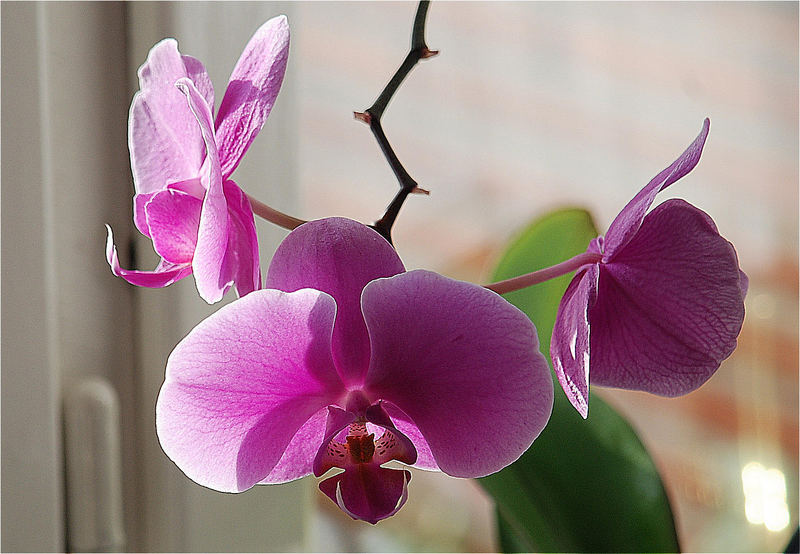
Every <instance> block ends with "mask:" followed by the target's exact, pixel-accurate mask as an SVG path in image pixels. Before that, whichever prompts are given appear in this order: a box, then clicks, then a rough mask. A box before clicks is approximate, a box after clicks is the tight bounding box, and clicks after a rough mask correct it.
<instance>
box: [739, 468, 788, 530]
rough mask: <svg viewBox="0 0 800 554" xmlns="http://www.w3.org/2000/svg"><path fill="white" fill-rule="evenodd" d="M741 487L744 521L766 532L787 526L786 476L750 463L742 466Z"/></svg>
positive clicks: (777, 471) (775, 470)
mask: <svg viewBox="0 0 800 554" xmlns="http://www.w3.org/2000/svg"><path fill="white" fill-rule="evenodd" d="M742 489H743V490H744V513H745V516H746V517H747V521H749V522H750V523H752V524H754V525H764V527H766V528H767V529H769V530H770V531H781V530H783V529H785V528H786V526H787V525H789V506H787V504H786V478H785V477H784V475H783V473H782V472H781V471H779V470H777V469H774V468H773V469H767V468H765V467H764V466H763V465H761V464H760V463H758V462H750V463H749V464H747V465H746V466H744V467H743V468H742Z"/></svg>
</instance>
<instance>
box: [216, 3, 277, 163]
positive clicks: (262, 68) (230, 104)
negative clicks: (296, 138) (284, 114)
mask: <svg viewBox="0 0 800 554" xmlns="http://www.w3.org/2000/svg"><path fill="white" fill-rule="evenodd" d="M288 55H289V25H288V23H287V21H286V16H283V15H282V16H279V17H275V18H272V19H270V20H269V21H267V22H266V23H264V24H263V25H262V26H261V27H260V28H259V29H258V30H257V31H256V32H255V34H254V35H253V37H252V38H251V39H250V42H248V43H247V46H245V48H244V51H243V52H242V55H241V56H240V57H239V61H238V62H237V63H236V67H235V68H234V69H233V73H231V78H230V82H229V83H228V88H227V90H226V91H225V96H224V97H223V98H222V104H221V105H220V107H219V113H218V114H217V124H216V135H217V141H218V144H219V156H220V160H221V163H222V176H223V178H227V177H229V176H230V175H231V173H233V171H234V169H236V166H237V165H239V161H240V160H241V159H242V156H243V155H244V153H245V152H246V151H247V149H248V148H249V147H250V144H251V143H252V142H253V140H254V139H255V137H256V135H257V134H258V133H259V131H261V128H262V127H263V126H264V123H265V122H266V120H267V117H268V116H269V113H270V111H271V110H272V106H273V105H274V104H275V99H276V98H277V96H278V91H280V88H281V83H282V82H283V76H284V73H285V72H286V61H287V58H288Z"/></svg>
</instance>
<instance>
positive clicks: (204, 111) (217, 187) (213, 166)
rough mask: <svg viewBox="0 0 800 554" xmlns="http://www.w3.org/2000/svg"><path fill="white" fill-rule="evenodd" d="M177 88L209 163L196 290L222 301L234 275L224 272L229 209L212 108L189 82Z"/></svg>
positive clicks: (203, 175) (195, 266) (194, 263)
mask: <svg viewBox="0 0 800 554" xmlns="http://www.w3.org/2000/svg"><path fill="white" fill-rule="evenodd" d="M176 86H177V87H178V89H179V90H180V91H181V92H182V93H183V94H184V95H185V96H186V100H187V101H188V103H189V107H190V109H191V113H193V114H194V116H195V119H196V124H197V125H199V128H200V131H201V133H202V135H203V140H204V141H205V150H206V161H205V163H204V164H203V167H202V173H201V176H200V177H201V182H202V183H203V184H204V185H205V188H206V194H205V198H204V199H203V209H202V212H201V214H200V226H199V229H198V233H197V248H196V251H195V256H194V260H193V261H192V267H193V269H194V278H195V282H196V283H197V291H198V292H199V293H200V296H201V297H202V298H203V299H204V300H205V301H206V302H208V303H209V304H213V303H214V302H217V301H219V300H221V299H222V296H223V295H224V294H225V292H226V291H227V290H228V288H229V287H230V286H231V284H233V275H231V274H230V272H229V271H223V269H225V266H224V265H223V260H224V257H225V251H226V250H227V248H228V206H227V203H226V201H225V194H224V192H223V188H222V174H221V172H220V167H219V156H218V155H217V146H216V143H215V142H214V133H213V128H212V122H211V109H210V108H209V106H208V104H206V103H205V99H204V98H203V97H202V95H201V94H200V92H199V91H198V90H197V87H195V86H194V83H192V81H191V80H189V79H179V80H178V82H177V83H176Z"/></svg>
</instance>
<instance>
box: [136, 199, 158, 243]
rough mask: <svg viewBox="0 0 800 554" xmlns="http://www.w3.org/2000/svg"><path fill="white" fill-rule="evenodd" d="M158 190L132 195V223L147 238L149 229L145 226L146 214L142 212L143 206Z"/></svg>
mask: <svg viewBox="0 0 800 554" xmlns="http://www.w3.org/2000/svg"><path fill="white" fill-rule="evenodd" d="M159 192H161V191H157V192H150V193H148V194H137V195H135V196H134V197H133V223H134V225H136V228H137V229H139V232H140V233H142V234H143V235H144V236H146V237H147V238H150V229H148V227H147V215H146V214H145V213H144V207H145V206H146V205H147V203H148V202H150V199H152V198H153V197H154V196H155V195H156V194H158V193H159Z"/></svg>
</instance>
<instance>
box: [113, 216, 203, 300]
mask: <svg viewBox="0 0 800 554" xmlns="http://www.w3.org/2000/svg"><path fill="white" fill-rule="evenodd" d="M106 231H107V232H108V237H107V238H106V260H107V261H108V265H109V266H111V272H112V273H113V274H114V275H116V276H117V277H122V278H123V279H125V280H126V281H127V282H129V283H130V284H132V285H136V286H139V287H149V288H161V287H166V286H167V285H171V284H172V283H174V282H175V281H179V280H181V279H183V278H184V277H187V276H189V275H191V274H192V266H191V265H189V264H180V265H175V264H170V263H168V262H167V263H165V262H163V261H162V262H161V263H159V264H158V267H157V268H156V269H155V270H154V271H139V270H135V269H123V268H122V267H120V265H119V256H118V255H117V248H116V246H114V236H113V235H112V233H111V227H109V226H108V225H106Z"/></svg>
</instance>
